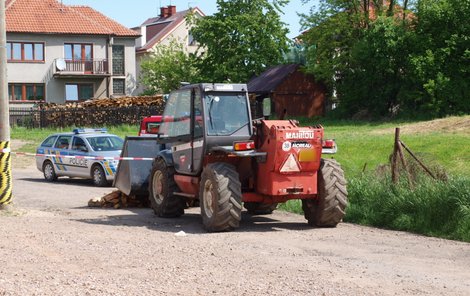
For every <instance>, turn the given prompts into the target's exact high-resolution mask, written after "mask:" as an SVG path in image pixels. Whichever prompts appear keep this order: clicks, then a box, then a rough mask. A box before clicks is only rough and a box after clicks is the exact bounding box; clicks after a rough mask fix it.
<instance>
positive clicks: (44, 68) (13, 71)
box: [7, 33, 136, 104]
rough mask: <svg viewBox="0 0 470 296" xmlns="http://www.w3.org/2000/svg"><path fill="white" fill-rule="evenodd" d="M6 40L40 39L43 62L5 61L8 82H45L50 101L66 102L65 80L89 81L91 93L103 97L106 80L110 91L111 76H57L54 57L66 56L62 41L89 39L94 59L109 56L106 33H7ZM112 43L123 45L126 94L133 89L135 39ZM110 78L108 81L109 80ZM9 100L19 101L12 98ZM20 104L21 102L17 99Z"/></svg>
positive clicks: (47, 97)
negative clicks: (55, 75) (42, 46)
mask: <svg viewBox="0 0 470 296" xmlns="http://www.w3.org/2000/svg"><path fill="white" fill-rule="evenodd" d="M7 41H9V42H10V41H11V42H14V41H21V42H43V43H44V44H45V46H44V59H45V60H44V63H24V62H9V63H8V65H7V75H8V83H44V84H45V89H46V101H47V102H53V103H64V102H65V85H66V84H67V83H90V84H93V85H94V94H95V95H94V97H95V98H102V97H106V96H107V95H108V92H107V84H108V83H109V85H110V92H111V94H112V83H111V82H112V80H111V79H107V78H103V77H97V78H94V77H92V78H84V77H80V75H76V76H74V77H73V78H67V79H64V78H56V77H54V76H53V74H54V71H55V60H56V59H58V58H61V59H63V58H64V56H65V52H64V44H65V43H90V44H93V59H95V60H104V59H108V57H109V60H111V58H112V57H111V55H110V54H111V53H110V51H109V50H108V46H107V44H108V37H107V36H77V35H46V34H44V35H43V34H16V33H8V34H7ZM115 44H122V45H125V62H126V64H125V68H126V76H125V77H124V78H126V85H128V87H127V90H128V92H127V93H128V94H130V93H132V91H133V89H134V88H135V84H136V75H135V40H134V39H133V38H119V39H115ZM110 69H112V68H111V67H110ZM108 80H109V82H108ZM11 103H12V104H17V103H18V102H15V101H12V102H11ZM20 104H21V103H20Z"/></svg>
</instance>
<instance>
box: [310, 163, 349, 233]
mask: <svg viewBox="0 0 470 296" xmlns="http://www.w3.org/2000/svg"><path fill="white" fill-rule="evenodd" d="M347 201H348V192H347V190H346V179H345V178H344V172H343V170H342V169H341V166H340V165H339V163H338V162H336V160H334V159H322V161H321V167H320V171H319V172H318V199H306V200H302V209H303V210H304V216H305V219H307V220H308V224H309V225H312V226H319V227H335V226H336V225H337V224H338V223H339V222H340V221H341V219H343V217H344V214H345V209H346V205H347Z"/></svg>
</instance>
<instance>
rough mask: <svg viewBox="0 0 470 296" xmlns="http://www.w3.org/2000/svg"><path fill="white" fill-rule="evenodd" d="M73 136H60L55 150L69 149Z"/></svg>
mask: <svg viewBox="0 0 470 296" xmlns="http://www.w3.org/2000/svg"><path fill="white" fill-rule="evenodd" d="M71 139H72V136H59V138H58V139H57V142H56V143H55V146H54V148H57V149H69V144H70V140H71Z"/></svg>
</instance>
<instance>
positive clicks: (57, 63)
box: [55, 59, 67, 71]
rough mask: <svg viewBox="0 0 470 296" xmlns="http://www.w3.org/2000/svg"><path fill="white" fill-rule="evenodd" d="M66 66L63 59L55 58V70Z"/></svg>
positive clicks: (63, 68) (61, 69) (60, 69)
mask: <svg viewBox="0 0 470 296" xmlns="http://www.w3.org/2000/svg"><path fill="white" fill-rule="evenodd" d="M66 66H67V64H66V63H65V60H64V59H57V60H55V67H56V68H57V70H59V71H64V70H65V68H66Z"/></svg>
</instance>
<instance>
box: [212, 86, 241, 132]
mask: <svg viewBox="0 0 470 296" xmlns="http://www.w3.org/2000/svg"><path fill="white" fill-rule="evenodd" d="M204 102H205V104H206V110H207V113H208V114H207V117H206V121H207V122H206V125H207V127H208V128H207V131H208V135H210V136H213V135H216V136H224V135H231V134H233V133H235V132H236V131H238V130H240V129H242V128H243V127H245V126H247V125H248V123H249V116H248V114H249V113H248V106H247V99H246V95H245V94H244V93H240V94H234V93H212V94H208V95H206V97H205V100H204Z"/></svg>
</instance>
